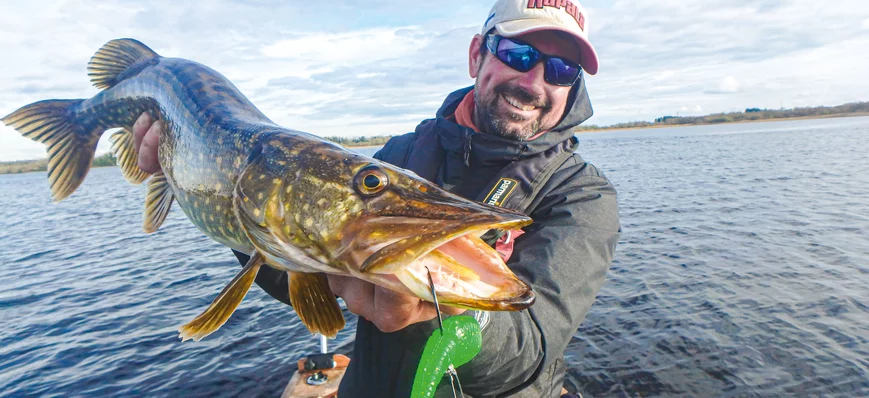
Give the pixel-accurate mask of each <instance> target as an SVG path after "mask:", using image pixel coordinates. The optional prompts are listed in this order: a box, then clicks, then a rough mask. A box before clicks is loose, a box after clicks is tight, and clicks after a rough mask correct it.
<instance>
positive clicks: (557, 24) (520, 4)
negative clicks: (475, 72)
mask: <svg viewBox="0 0 869 398" xmlns="http://www.w3.org/2000/svg"><path fill="white" fill-rule="evenodd" d="M493 28H494V29H496V30H497V31H498V34H499V35H501V36H504V37H515V36H519V35H523V34H526V33H531V32H537V31H541V30H558V31H562V32H565V33H568V34H570V35H571V36H573V37H574V39H575V40H576V43H577V45H578V46H579V49H580V54H579V55H580V58H579V59H580V61H579V64H580V65H581V66H582V69H583V70H584V71H585V72H586V73H588V74H590V75H593V74H595V73H597V67H598V59H597V52H596V51H595V50H594V47H593V46H592V45H591V42H589V41H588V15H587V14H586V13H585V9H584V8H582V5H580V4H579V2H578V1H575V0H498V1H497V2H495V5H494V6H492V11H489V16H488V18H487V19H486V23H485V24H484V25H483V33H482V34H483V35H485V34H486V33H487V32H489V31H490V30H492V29H493Z"/></svg>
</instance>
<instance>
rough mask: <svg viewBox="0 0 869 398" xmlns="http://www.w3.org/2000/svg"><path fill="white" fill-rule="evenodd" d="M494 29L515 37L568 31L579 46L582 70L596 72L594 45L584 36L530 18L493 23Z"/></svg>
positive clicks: (499, 32) (591, 73) (596, 62)
mask: <svg viewBox="0 0 869 398" xmlns="http://www.w3.org/2000/svg"><path fill="white" fill-rule="evenodd" d="M495 29H497V30H498V34H500V35H501V36H504V37H516V36H519V35H524V34H527V33H532V32H539V31H541V30H557V31H561V32H564V33H568V34H570V36H572V37H573V38H574V40H576V44H577V45H578V46H579V51H580V54H579V57H580V58H579V59H580V62H579V64H580V65H581V66H582V70H583V71H585V73H588V74H589V75H594V74H596V73H597V67H598V59H597V51H595V50H594V46H592V45H591V43H590V42H589V41H588V40H587V39H585V38H584V37H581V36H577V35H575V34H574V33H573V32H571V31H569V30H567V29H560V28H558V27H555V26H552V25H543V26H541V25H540V22H539V21H535V20H532V19H517V20H515V21H506V22H501V23H499V24H497V25H495Z"/></svg>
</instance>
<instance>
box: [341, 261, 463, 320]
mask: <svg viewBox="0 0 869 398" xmlns="http://www.w3.org/2000/svg"><path fill="white" fill-rule="evenodd" d="M326 277H327V278H328V279H329V287H330V288H331V289H332V293H335V295H337V296H339V297H341V298H343V299H344V302H345V303H346V304H347V309H348V310H350V312H352V313H354V314H356V315H359V316H361V317H364V318H365V319H367V320H369V321H371V323H373V324H374V326H377V328H378V329H380V331H381V332H384V333H392V332H395V331H398V330H401V329H404V328H405V327H407V326H408V325H412V324H414V323H417V322H423V321H428V320H430V319H432V318H434V317H436V316H437V311H436V310H435V307H434V304H432V303H429V302H427V301H422V300H420V299H418V298H416V297H414V296H410V295H406V294H401V293H396V292H393V291H392V290H389V289H386V288H383V287H380V286H377V285H374V284H372V283H369V282H366V281H363V280H361V279H356V278H353V277H349V276H339V275H329V274H326ZM441 312H443V313H445V314H450V315H458V314H461V313H463V312H465V310H463V309H461V308H453V307H446V306H441Z"/></svg>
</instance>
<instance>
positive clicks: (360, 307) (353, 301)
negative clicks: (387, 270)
mask: <svg viewBox="0 0 869 398" xmlns="http://www.w3.org/2000/svg"><path fill="white" fill-rule="evenodd" d="M327 278H328V280H329V288H330V289H332V293H335V295H337V296H339V297H341V298H342V299H344V303H345V304H347V310H348V311H350V312H352V313H354V314H356V315H359V316H361V317H364V318H366V319H371V317H372V316H373V314H374V285H372V284H370V283H368V282H365V281H363V280H360V279H356V278H352V277H345V276H338V275H328V276H327Z"/></svg>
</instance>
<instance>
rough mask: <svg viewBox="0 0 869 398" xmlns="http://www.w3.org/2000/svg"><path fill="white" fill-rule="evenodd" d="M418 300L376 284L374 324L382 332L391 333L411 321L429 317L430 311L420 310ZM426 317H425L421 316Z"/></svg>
mask: <svg viewBox="0 0 869 398" xmlns="http://www.w3.org/2000/svg"><path fill="white" fill-rule="evenodd" d="M419 304H420V300H419V299H418V298H416V297H413V296H409V295H406V294H402V293H397V292H393V291H392V290H389V289H385V288H382V287H380V286H377V287H375V288H374V311H375V312H374V319H369V320H370V321H372V322H374V325H375V326H377V328H378V329H380V331H381V332H384V333H392V332H394V331H397V330H401V329H403V328H404V327H405V326H407V325H410V324H411V323H416V322H419V321H422V320H426V319H431V318H433V317H434V316H435V313H434V310H432V311H431V313H425V314H423V313H421V312H420V305H419ZM423 317H427V318H423Z"/></svg>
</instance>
